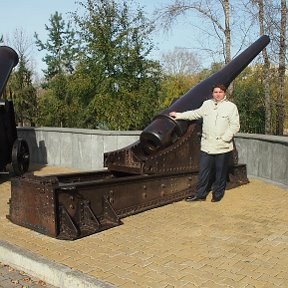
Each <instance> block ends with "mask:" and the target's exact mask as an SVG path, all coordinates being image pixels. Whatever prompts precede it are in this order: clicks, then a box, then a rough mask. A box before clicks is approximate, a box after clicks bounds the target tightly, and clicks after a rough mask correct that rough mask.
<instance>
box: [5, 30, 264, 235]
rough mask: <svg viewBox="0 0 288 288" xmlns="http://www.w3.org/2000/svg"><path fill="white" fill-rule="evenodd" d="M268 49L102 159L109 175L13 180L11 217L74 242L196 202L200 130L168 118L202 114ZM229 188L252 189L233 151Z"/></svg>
mask: <svg viewBox="0 0 288 288" xmlns="http://www.w3.org/2000/svg"><path fill="white" fill-rule="evenodd" d="M268 43H269V37H267V36H262V37H260V38H259V39H258V40H257V41H256V42H254V43H253V44H252V45H251V46H250V47H248V48H247V49H246V50H245V51H244V52H242V53H241V54H240V55H239V56H237V57H236V58H235V59H234V60H232V61H231V62H230V63H229V64H227V65H226V66H225V67H224V68H222V69H221V70H220V71H218V72H216V73H215V74H213V75H212V76H210V77H209V78H207V79H205V80H203V81H202V82H200V83H199V84H198V85H196V86H195V87H193V88H192V89H191V90H190V91H188V92H187V93H186V94H185V95H183V96H182V97H180V98H179V99H178V100H176V101H174V102H173V104H172V105H171V106H170V107H168V108H167V109H166V110H164V111H162V112H161V113H160V114H159V115H157V116H156V117H155V118H154V120H153V121H152V122H151V124H150V125H148V126H147V127H146V128H145V129H144V130H143V131H142V133H141V135H140V139H139V140H138V141H136V142H135V143H133V144H131V145H129V146H128V147H125V148H123V149H120V150H117V151H112V152H108V153H105V155H104V165H105V167H107V169H104V170H100V171H90V172H80V173H68V174H58V175H45V176H35V175H32V174H24V175H23V176H22V177H18V178H14V179H13V180H12V191H11V199H10V213H9V215H8V216H7V217H8V218H9V219H10V220H11V221H12V222H14V223H16V224H18V225H21V226H24V227H27V228H30V229H33V230H35V231H38V232H40V233H43V234H46V235H48V236H51V237H55V238H58V239H66V240H73V239H78V238H81V237H84V236H87V235H90V234H93V233H96V232H100V231H102V230H104V229H108V228H111V227H114V226H117V225H120V224H121V223H122V222H121V218H123V217H126V216H128V215H132V214H135V213H139V212H142V211H144V210H147V209H151V208H155V207H158V206H162V205H165V204H168V203H172V202H174V201H179V200H182V199H184V198H185V197H187V196H190V195H193V194H194V193H195V188H196V182H197V175H198V160H199V151H200V136H199V135H200V131H201V125H200V124H199V122H197V121H192V122H187V121H176V120H174V119H172V118H170V117H169V116H168V114H169V112H170V111H173V110H174V111H179V112H182V111H185V110H190V109H196V108H199V107H200V106H201V104H202V103H203V101H205V100H206V99H208V98H210V97H211V92H210V90H211V87H212V86H213V85H214V84H216V83H223V84H224V85H225V86H226V87H228V86H229V84H230V83H231V82H232V81H233V79H235V78H236V77H237V75H239V73H241V71H243V69H244V68H245V67H246V66H247V65H248V64H249V63H250V62H251V61H252V60H253V59H254V58H255V57H256V56H257V55H258V54H259V53H260V52H261V50H262V49H264V48H265V47H266V45H267V44H268ZM227 181H228V182H227V189H230V188H233V187H236V186H239V185H242V184H246V183H248V179H247V172H246V165H244V164H239V163H238V157H237V151H236V150H235V151H234V153H233V156H232V157H231V161H230V167H229V173H228V175H227ZM212 182H213V179H211V183H212ZM167 221H168V220H167Z"/></svg>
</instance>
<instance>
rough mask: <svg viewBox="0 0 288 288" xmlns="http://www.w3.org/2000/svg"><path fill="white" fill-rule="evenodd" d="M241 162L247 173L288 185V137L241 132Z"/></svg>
mask: <svg viewBox="0 0 288 288" xmlns="http://www.w3.org/2000/svg"><path fill="white" fill-rule="evenodd" d="M235 142H236V147H237V150H238V154H239V162H241V163H245V164H247V174H248V175H252V176H256V177H259V178H263V179H267V180H271V181H273V182H276V183H279V184H283V185H286V186H288V137H287V136H272V135H259V134H242V133H239V134H237V136H236V139H235Z"/></svg>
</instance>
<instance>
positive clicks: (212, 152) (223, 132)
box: [169, 84, 240, 202]
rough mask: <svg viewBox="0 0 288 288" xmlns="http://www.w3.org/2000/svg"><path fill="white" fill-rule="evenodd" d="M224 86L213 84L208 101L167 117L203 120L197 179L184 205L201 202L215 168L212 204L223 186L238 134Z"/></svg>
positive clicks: (233, 109)
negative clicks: (191, 193) (194, 189)
mask: <svg viewBox="0 0 288 288" xmlns="http://www.w3.org/2000/svg"><path fill="white" fill-rule="evenodd" d="M225 92H226V87H225V86H224V85H222V84H217V85H214V86H213V87H212V96H213V98H212V99H209V100H207V101H205V102H204V103H203V104H202V106H201V107H200V108H199V109H196V110H191V111H186V112H183V113H177V112H175V111H173V112H170V113H169V116H171V117H173V118H175V119H177V120H196V119H201V118H202V119H203V124H202V137H201V151H200V163H199V179H198V183H197V187H196V195H195V196H190V197H188V198H187V199H186V201H188V202H192V201H205V200H206V197H207V195H208V193H209V191H208V188H209V180H210V177H211V173H212V171H213V167H214V165H215V182H214V183H213V187H212V190H213V191H212V200H211V201H212V202H218V201H220V200H221V199H222V197H223V196H224V192H225V187H226V178H227V173H228V162H229V157H230V154H231V153H232V152H231V151H232V150H233V149H234V147H233V137H234V135H235V134H236V133H237V132H238V131H239V129H240V124H239V114H238V109H237V107H236V105H235V104H234V103H232V102H230V101H228V100H227V99H226V96H225Z"/></svg>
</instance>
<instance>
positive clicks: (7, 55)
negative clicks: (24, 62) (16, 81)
mask: <svg viewBox="0 0 288 288" xmlns="http://www.w3.org/2000/svg"><path fill="white" fill-rule="evenodd" d="M18 61H19V57H18V54H17V53H16V52H15V51H14V50H13V49H12V48H10V47H8V46H0V96H1V95H2V93H3V90H4V88H5V85H6V83H7V80H8V78H9V76H10V73H11V71H12V69H13V68H14V67H15V66H16V65H17V64H18Z"/></svg>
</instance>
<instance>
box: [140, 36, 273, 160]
mask: <svg viewBox="0 0 288 288" xmlns="http://www.w3.org/2000/svg"><path fill="white" fill-rule="evenodd" d="M269 42H270V38H269V37H268V36H266V35H264V36H262V37H260V38H259V39H258V40H257V41H255V42H254V43H253V44H252V45H251V46H249V47H248V48H247V49H246V50H244V51H243V52H242V53H241V54H240V55H239V56H237V57H236V58H235V59H233V60H232V61H231V62H230V63H229V64H227V65H226V66H224V67H223V68H222V69H221V70H219V71H218V72H216V73H214V74H213V75H211V76H210V77H208V78H207V79H205V80H203V81H201V82H200V83H199V84H197V85H196V86H194V87H193V88H192V89H191V90H189V91H188V92H187V93H186V94H184V95H183V96H181V97H180V98H179V99H178V100H177V101H175V102H174V103H173V104H172V105H171V106H170V107H168V108H167V109H165V110H164V111H162V112H161V113H160V114H159V115H157V116H156V117H155V118H154V120H153V121H152V122H151V124H150V125H148V126H147V127H146V128H145V129H144V130H143V132H142V133H141V135H140V145H141V148H142V150H143V151H144V152H145V154H148V155H150V154H153V153H154V152H156V151H158V150H160V149H161V148H165V147H167V146H169V145H170V144H172V143H174V142H175V141H176V140H177V139H178V138H179V137H181V136H182V135H183V134H184V133H185V131H186V130H187V127H188V122H187V121H183V120H182V121H175V120H174V119H172V118H171V117H169V116H168V115H169V112H171V111H176V112H184V111H187V110H193V109H197V108H199V107H200V106H201V105H202V103H203V102H204V101H205V100H207V99H209V98H211V97H212V93H211V88H212V87H213V85H215V84H223V85H224V86H225V87H226V88H228V86H229V85H230V83H231V82H232V81H233V80H234V79H235V78H236V77H237V76H238V75H239V74H240V73H241V72H242V71H243V70H244V69H245V68H246V67H247V66H248V64H249V63H250V62H251V61H252V60H253V59H254V58H255V57H256V56H257V55H258V54H259V53H260V52H261V51H262V50H263V49H264V48H265V47H266V46H267V45H268V43H269Z"/></svg>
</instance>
